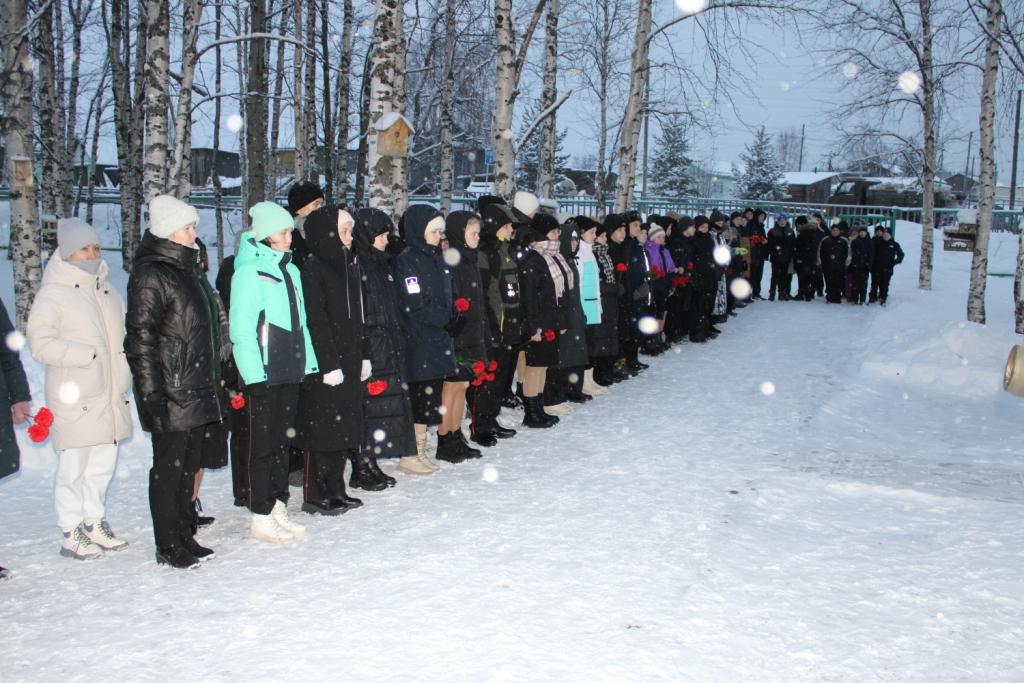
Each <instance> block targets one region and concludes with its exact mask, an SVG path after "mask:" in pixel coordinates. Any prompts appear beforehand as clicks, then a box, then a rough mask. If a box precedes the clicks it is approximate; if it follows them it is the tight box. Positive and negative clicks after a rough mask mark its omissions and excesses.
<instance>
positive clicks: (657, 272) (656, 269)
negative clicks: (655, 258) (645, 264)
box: [651, 266, 665, 278]
mask: <svg viewBox="0 0 1024 683" xmlns="http://www.w3.org/2000/svg"><path fill="white" fill-rule="evenodd" d="M651 277H654V278H663V277H665V271H664V270H662V269H661V267H660V266H651Z"/></svg>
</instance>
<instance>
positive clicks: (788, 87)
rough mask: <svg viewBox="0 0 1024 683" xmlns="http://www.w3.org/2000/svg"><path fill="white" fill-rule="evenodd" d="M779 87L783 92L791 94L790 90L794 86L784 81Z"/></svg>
mask: <svg viewBox="0 0 1024 683" xmlns="http://www.w3.org/2000/svg"><path fill="white" fill-rule="evenodd" d="M779 87H780V88H782V92H789V89H790V88H792V87H793V84H792V83H790V82H789V81H782V82H781V83H779Z"/></svg>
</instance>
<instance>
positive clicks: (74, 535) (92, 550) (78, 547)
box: [60, 524, 103, 560]
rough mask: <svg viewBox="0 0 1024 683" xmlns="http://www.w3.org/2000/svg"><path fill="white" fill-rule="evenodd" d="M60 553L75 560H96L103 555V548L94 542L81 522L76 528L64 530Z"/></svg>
mask: <svg viewBox="0 0 1024 683" xmlns="http://www.w3.org/2000/svg"><path fill="white" fill-rule="evenodd" d="M60 554H61V556H62V557H70V558H73V559H75V560H95V559H99V558H101V557H103V548H101V547H100V546H98V545H96V544H95V543H93V542H92V541H91V540H90V539H89V537H88V536H87V535H86V534H85V531H84V530H83V529H82V525H81V524H79V525H78V526H76V527H75V528H74V530H72V531H65V532H64V541H63V542H62V543H61V544H60Z"/></svg>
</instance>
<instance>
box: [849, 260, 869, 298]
mask: <svg viewBox="0 0 1024 683" xmlns="http://www.w3.org/2000/svg"><path fill="white" fill-rule="evenodd" d="M853 299H854V301H856V302H857V303H859V304H860V303H865V302H867V300H868V269H867V268H854V269H853Z"/></svg>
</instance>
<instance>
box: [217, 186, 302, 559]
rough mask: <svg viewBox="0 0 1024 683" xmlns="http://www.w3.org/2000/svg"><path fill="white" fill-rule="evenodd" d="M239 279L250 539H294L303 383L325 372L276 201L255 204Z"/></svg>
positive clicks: (234, 327)
mask: <svg viewBox="0 0 1024 683" xmlns="http://www.w3.org/2000/svg"><path fill="white" fill-rule="evenodd" d="M249 217H250V218H251V230H249V231H248V232H245V233H243V234H242V240H241V244H240V245H239V248H238V253H237V254H236V255H235V264H234V265H235V273H234V275H233V276H232V278H231V306H230V319H229V324H230V330H231V343H232V354H233V355H234V358H235V365H236V366H237V367H238V374H239V375H240V376H241V380H242V384H243V385H244V389H243V392H242V393H243V396H244V397H245V399H246V406H245V410H246V411H248V420H249V433H250V438H249V453H248V461H249V462H248V465H249V467H248V469H249V510H250V511H251V512H252V526H251V528H250V530H249V536H250V538H254V539H256V540H260V541H265V542H268V543H290V542H291V541H293V540H295V539H297V538H301V537H302V536H304V535H305V528H304V527H302V526H300V525H298V524H295V523H294V522H292V521H291V520H290V519H289V518H288V508H287V504H288V449H289V445H290V442H291V439H292V437H293V436H294V435H295V417H296V410H297V407H298V403H299V386H300V385H301V383H302V381H303V379H304V378H305V377H306V376H307V375H311V374H314V373H317V372H318V368H317V359H316V354H315V353H314V351H313V344H312V342H311V340H310V337H309V330H308V329H307V327H306V309H305V305H304V303H303V297H302V281H301V279H300V277H299V270H298V269H297V268H296V267H295V264H293V263H292V260H291V250H290V247H291V243H292V235H291V233H292V229H293V227H294V220H293V219H292V216H291V214H289V213H288V212H287V211H286V210H285V209H284V208H282V207H280V206H278V205H277V204H275V203H273V202H260V203H258V204H256V205H254V206H253V207H252V208H250V209H249Z"/></svg>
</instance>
